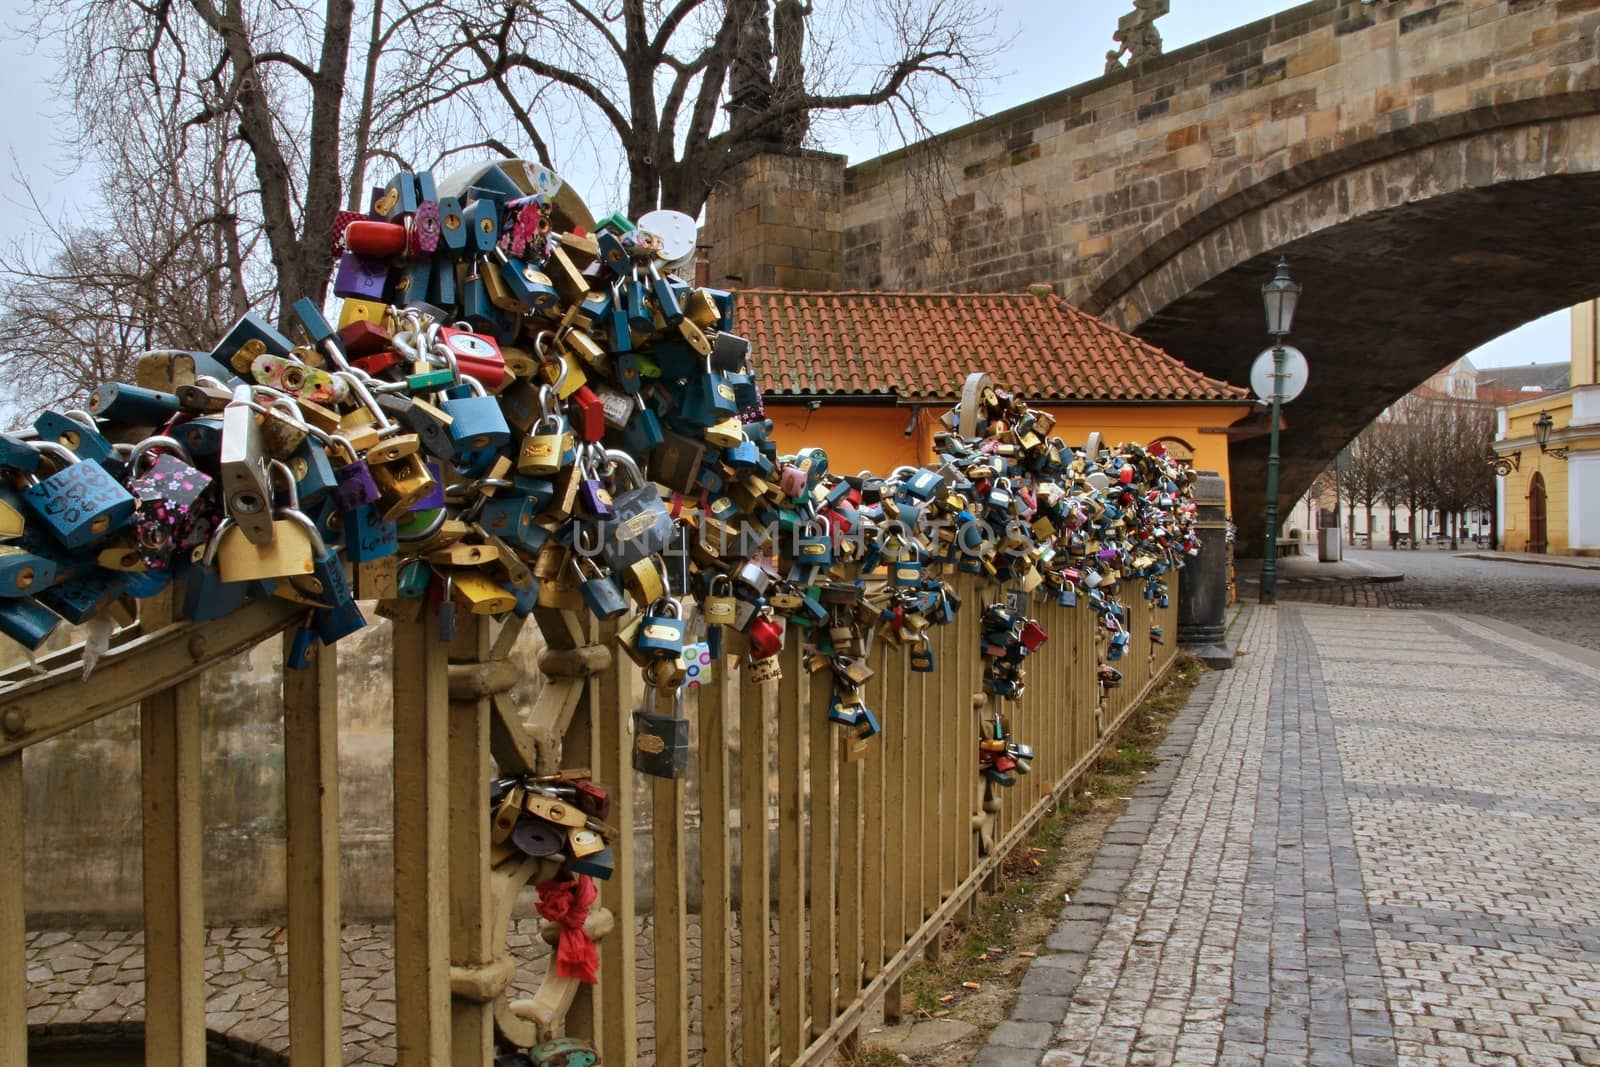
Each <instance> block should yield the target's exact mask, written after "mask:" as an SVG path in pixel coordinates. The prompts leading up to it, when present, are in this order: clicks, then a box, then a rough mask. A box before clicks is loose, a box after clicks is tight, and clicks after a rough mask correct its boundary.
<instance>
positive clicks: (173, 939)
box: [79, 589, 206, 1067]
mask: <svg viewBox="0 0 1600 1067" xmlns="http://www.w3.org/2000/svg"><path fill="white" fill-rule="evenodd" d="M140 612H141V615H142V616H143V618H144V620H145V623H146V625H148V626H150V627H151V628H152V630H155V629H157V628H159V627H163V626H166V625H167V624H169V623H170V622H171V620H172V592H171V590H170V589H169V590H167V591H166V592H163V593H161V594H160V595H159V596H155V597H152V598H150V599H149V600H146V601H145V602H144V603H143V604H142V605H141V607H140ZM124 666H131V664H125V665H124ZM98 673H99V672H96V676H97V679H98ZM79 688H80V689H81V687H79ZM96 689H98V681H97V683H96ZM79 701H80V702H82V696H81V695H80V697H79ZM200 721H201V717H200V679H199V678H198V677H197V676H191V677H188V678H186V679H185V680H184V681H181V682H178V683H177V684H175V685H173V686H171V688H168V689H165V690H163V691H161V692H158V693H154V694H152V695H150V696H148V697H146V698H145V700H144V701H143V702H142V703H141V704H140V707H139V759H140V763H139V769H140V778H141V792H142V794H143V797H142V805H143V811H144V831H143V833H144V929H145V941H144V943H145V964H144V967H145V1003H146V1004H151V1005H160V1006H161V1010H160V1011H152V1012H150V1013H148V1017H147V1019H146V1020H145V1040H144V1055H145V1062H146V1063H148V1064H150V1067H204V1065H205V1061H206V974H205V955H204V954H205V940H206V928H205V901H204V892H203V889H202V882H201V861H200V857H201V850H202V848H203V846H204V836H203V830H204V823H203V821H202V819H201V816H200Z"/></svg>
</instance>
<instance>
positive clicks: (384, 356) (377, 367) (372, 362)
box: [350, 350, 405, 378]
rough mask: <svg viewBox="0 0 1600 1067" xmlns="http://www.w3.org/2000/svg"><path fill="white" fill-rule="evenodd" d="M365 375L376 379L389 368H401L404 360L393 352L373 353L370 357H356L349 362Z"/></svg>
mask: <svg viewBox="0 0 1600 1067" xmlns="http://www.w3.org/2000/svg"><path fill="white" fill-rule="evenodd" d="M350 362H351V363H352V364H354V365H355V366H357V367H359V368H361V369H362V370H363V371H365V372H366V373H367V374H369V375H371V376H372V377H374V378H376V377H378V376H380V375H381V374H383V372H384V371H386V370H388V369H389V368H390V367H398V366H403V365H404V364H405V358H404V357H403V356H401V355H400V353H398V352H395V351H392V350H391V351H385V352H374V353H373V354H372V355H370V356H357V357H356V358H355V359H352V360H351V361H350Z"/></svg>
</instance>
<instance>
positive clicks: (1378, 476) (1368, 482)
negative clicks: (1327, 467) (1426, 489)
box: [1341, 421, 1390, 548]
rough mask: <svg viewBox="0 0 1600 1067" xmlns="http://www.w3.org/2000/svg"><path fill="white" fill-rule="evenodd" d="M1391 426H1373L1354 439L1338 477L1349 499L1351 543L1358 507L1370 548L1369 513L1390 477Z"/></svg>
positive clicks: (1375, 423) (1380, 497)
mask: <svg viewBox="0 0 1600 1067" xmlns="http://www.w3.org/2000/svg"><path fill="white" fill-rule="evenodd" d="M1389 437H1390V426H1389V424H1388V423H1385V422H1381V421H1380V422H1374V423H1372V424H1370V425H1369V426H1368V427H1367V428H1366V429H1364V430H1362V431H1361V432H1360V433H1359V434H1357V435H1356V439H1355V440H1354V441H1351V442H1350V445H1349V447H1348V448H1347V449H1346V464H1345V469H1344V473H1343V475H1342V476H1341V481H1342V482H1343V485H1344V489H1345V493H1346V495H1347V496H1348V497H1349V499H1350V533H1351V538H1352V540H1351V543H1352V544H1354V543H1355V542H1354V537H1355V525H1356V524H1355V509H1356V505H1357V504H1360V505H1361V507H1362V509H1363V510H1364V511H1365V512H1366V518H1367V547H1369V548H1371V547H1373V546H1372V509H1373V507H1374V505H1376V504H1377V502H1378V501H1379V500H1381V499H1383V490H1384V485H1385V483H1386V481H1387V479H1388V477H1389V461H1388V456H1387V455H1386V451H1385V450H1386V448H1387V446H1388V443H1389Z"/></svg>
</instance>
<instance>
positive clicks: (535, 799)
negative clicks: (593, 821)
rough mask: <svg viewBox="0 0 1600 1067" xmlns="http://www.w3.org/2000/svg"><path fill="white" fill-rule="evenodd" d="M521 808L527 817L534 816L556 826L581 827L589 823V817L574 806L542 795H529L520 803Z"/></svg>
mask: <svg viewBox="0 0 1600 1067" xmlns="http://www.w3.org/2000/svg"><path fill="white" fill-rule="evenodd" d="M522 808H523V810H524V811H526V812H527V813H528V814H529V815H536V816H538V817H539V818H541V819H543V820H544V821H545V822H553V823H555V824H556V825H557V826H582V825H584V824H585V823H586V822H588V821H589V817H588V816H587V815H585V814H584V813H583V812H582V811H580V810H578V806H577V805H576V804H568V803H566V802H565V801H561V800H557V799H556V798H555V797H547V796H545V795H544V794H543V793H529V794H528V795H527V798H526V799H525V800H524V801H523V802H522Z"/></svg>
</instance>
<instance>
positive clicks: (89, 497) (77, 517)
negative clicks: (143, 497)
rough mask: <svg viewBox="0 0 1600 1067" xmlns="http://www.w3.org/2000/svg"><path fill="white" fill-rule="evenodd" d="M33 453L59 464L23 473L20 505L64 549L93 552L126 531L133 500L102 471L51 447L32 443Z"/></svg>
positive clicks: (66, 452) (39, 442)
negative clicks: (49, 470) (25, 482)
mask: <svg viewBox="0 0 1600 1067" xmlns="http://www.w3.org/2000/svg"><path fill="white" fill-rule="evenodd" d="M33 448H34V450H35V451H37V452H39V453H40V454H41V455H45V456H49V457H50V458H51V459H53V460H55V461H56V462H57V463H58V464H59V468H58V469H57V470H56V471H55V472H54V473H52V474H49V475H47V476H45V477H44V478H42V479H41V478H39V476H38V475H37V474H29V475H28V476H27V477H28V479H29V482H30V484H29V485H28V486H27V488H25V489H23V490H22V504H23V506H24V507H26V508H27V509H28V510H29V511H31V512H32V513H33V514H34V515H35V516H36V517H37V518H39V519H40V520H41V522H42V524H43V526H44V528H45V529H48V530H49V531H50V533H51V535H52V536H54V538H55V539H56V540H57V541H58V542H60V544H61V545H62V546H63V547H65V548H68V549H74V550H76V549H86V548H93V547H94V546H95V545H98V544H100V543H101V542H103V541H105V540H106V539H107V538H109V537H110V536H111V535H112V534H114V533H116V532H117V531H119V530H121V529H123V528H124V527H125V526H127V524H128V522H129V520H130V518H131V517H132V516H133V509H134V499H133V496H132V494H130V493H129V492H128V491H127V490H126V489H124V488H123V487H122V486H121V485H119V484H117V480H116V479H115V478H113V477H112V476H111V475H110V474H109V473H108V472H107V471H106V469H105V468H104V467H102V466H100V464H98V463H87V462H83V461H81V460H80V459H79V457H78V455H77V454H76V453H75V452H73V451H72V450H71V449H69V448H66V447H65V446H63V445H59V444H56V443H55V442H46V441H36V442H34V443H33Z"/></svg>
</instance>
